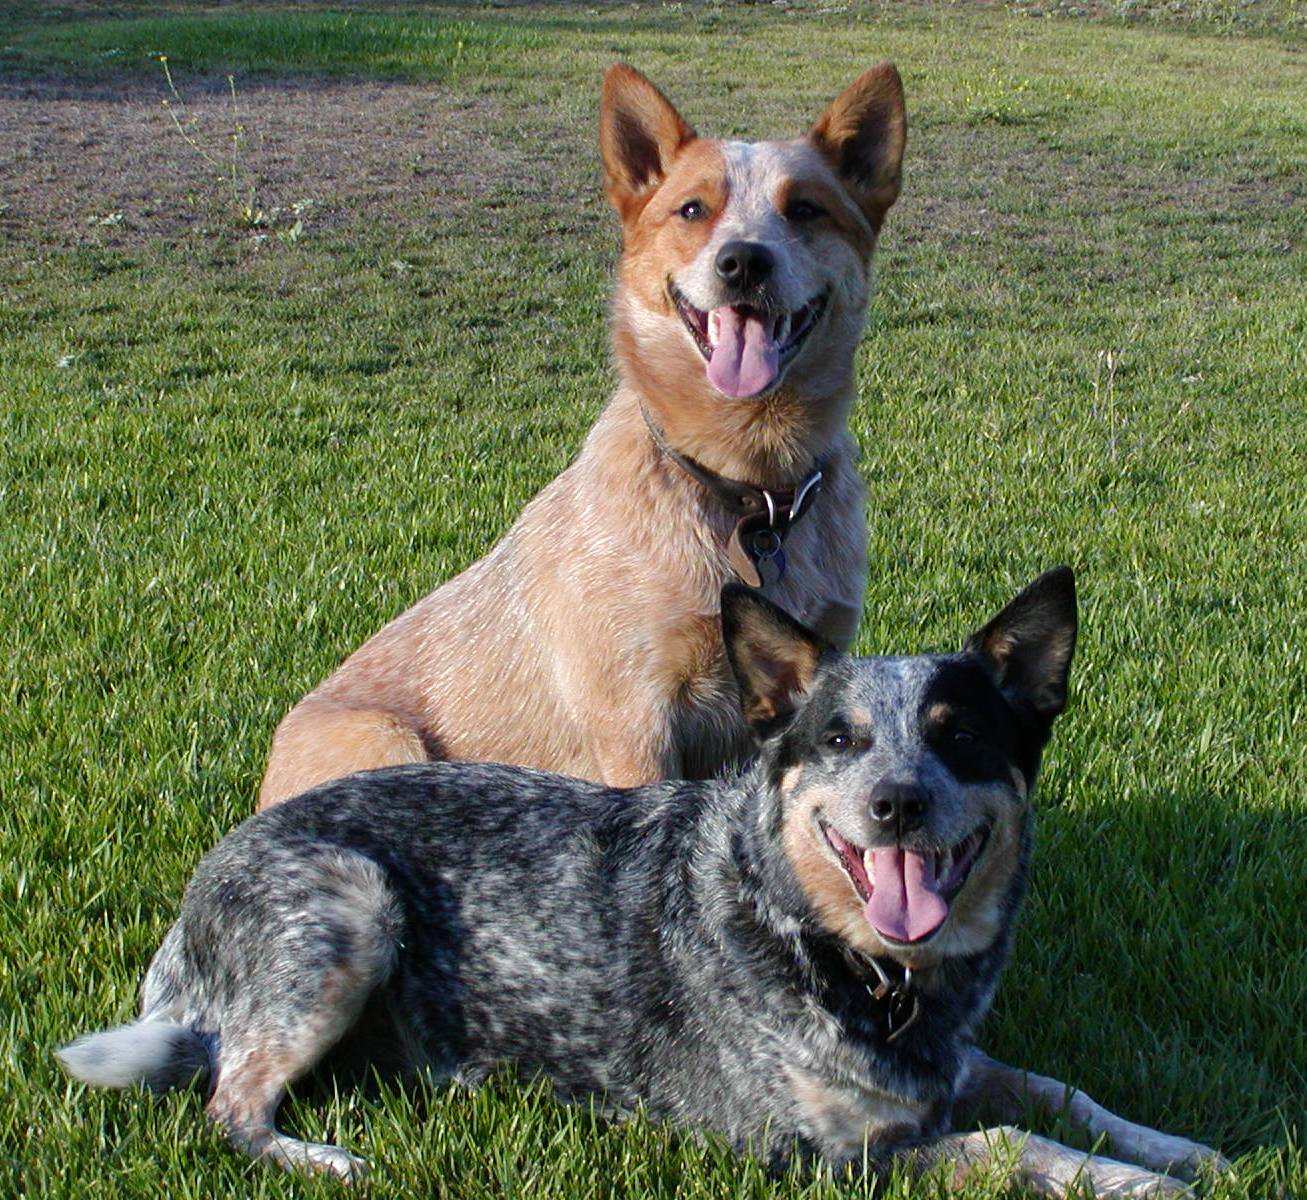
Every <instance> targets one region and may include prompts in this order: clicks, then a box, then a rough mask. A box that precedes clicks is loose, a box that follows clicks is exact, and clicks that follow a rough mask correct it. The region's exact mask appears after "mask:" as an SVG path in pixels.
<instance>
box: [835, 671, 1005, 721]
mask: <svg viewBox="0 0 1307 1200" xmlns="http://www.w3.org/2000/svg"><path fill="white" fill-rule="evenodd" d="M986 691H988V692H991V693H992V687H991V685H989V683H988V680H987V679H986V678H985V676H984V672H983V671H981V670H980V669H979V667H977V666H976V665H974V664H973V663H971V662H969V661H968V660H966V659H964V658H961V657H960V656H957V655H912V656H910V657H909V656H901V657H900V656H895V657H888V656H887V657H878V658H854V659H850V660H849V661H848V664H847V669H846V670H845V671H844V672H843V673H842V679H841V687H840V692H841V695H840V697H839V702H840V704H841V707H843V708H845V709H846V710H848V711H847V715H848V716H849V717H851V718H854V719H860V721H861V722H865V723H868V724H871V725H873V726H874V725H881V724H886V723H896V722H898V721H901V720H903V719H904V718H915V717H916V716H917V714H918V713H920V712H921V711H922V709H923V708H924V707H925V706H927V705H934V704H937V703H938V704H945V705H955V704H967V703H970V702H974V700H975V699H977V697H978V696H979V695H980V694H982V693H984V692H986Z"/></svg>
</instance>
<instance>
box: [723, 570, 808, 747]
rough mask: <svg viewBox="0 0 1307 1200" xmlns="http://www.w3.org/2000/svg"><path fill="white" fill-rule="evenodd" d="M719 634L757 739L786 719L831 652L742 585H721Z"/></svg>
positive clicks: (750, 725)
mask: <svg viewBox="0 0 1307 1200" xmlns="http://www.w3.org/2000/svg"><path fill="white" fill-rule="evenodd" d="M722 638H723V640H724V641H725V643H726V658H727V660H728V661H729V662H730V664H731V670H732V671H733V672H734V673H735V679H736V682H737V683H738V684H739V685H740V707H741V708H742V709H743V711H744V719H745V720H746V721H747V722H748V724H749V728H750V729H751V730H752V731H753V735H754V737H756V738H757V739H758V740H759V741H762V740H764V739H765V738H768V737H770V736H771V735H772V734H773V733H776V732H777V731H778V730H779V729H781V728H782V727H783V726H785V725H786V724H788V722H789V720H790V718H791V717H793V716H794V714H795V713H796V712H797V711H798V709H799V706H800V705H801V704H802V703H803V700H804V699H805V698H806V696H807V695H808V693H809V691H811V689H812V683H813V680H814V679H815V678H816V676H817V668H818V666H819V665H820V663H821V660H822V658H823V656H825V655H826V654H830V653H834V651H833V649H832V648H831V647H830V646H828V645H827V644H826V643H825V642H824V641H822V639H821V638H820V637H818V636H817V635H816V634H815V633H813V632H812V631H811V630H809V629H805V628H804V627H803V626H802V625H800V624H799V623H798V621H796V620H795V619H794V618H793V617H791V616H790V615H789V613H787V612H785V611H784V610H783V609H780V608H778V607H777V606H776V605H775V604H773V603H772V602H771V601H770V600H768V599H766V597H764V596H762V595H761V594H760V593H758V592H755V591H754V590H753V589H752V588H747V587H745V586H744V585H743V584H738V583H728V584H727V585H726V587H725V588H724V589H723V590H722Z"/></svg>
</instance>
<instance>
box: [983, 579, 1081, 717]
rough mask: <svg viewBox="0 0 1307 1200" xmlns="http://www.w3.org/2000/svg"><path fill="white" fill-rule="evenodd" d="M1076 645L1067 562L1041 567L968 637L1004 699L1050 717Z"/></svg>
mask: <svg viewBox="0 0 1307 1200" xmlns="http://www.w3.org/2000/svg"><path fill="white" fill-rule="evenodd" d="M1075 648H1076V583H1075V577H1074V576H1073V575H1072V574H1071V568H1070V567H1054V568H1053V569H1052V570H1051V571H1045V572H1044V573H1043V574H1042V575H1041V576H1040V577H1039V578H1038V579H1036V580H1035V581H1034V583H1032V584H1031V585H1030V586H1029V587H1027V588H1026V590H1025V591H1024V592H1022V593H1021V595H1019V596H1018V597H1017V598H1016V599H1015V600H1013V601H1012V602H1011V603H1010V604H1009V605H1008V606H1007V607H1006V608H1005V609H1003V611H1002V612H1001V613H999V614H998V616H996V617H995V618H994V619H993V620H992V621H990V623H989V624H988V625H986V626H985V628H984V629H982V630H980V631H979V632H978V633H973V634H972V635H971V637H969V638H968V639H967V644H966V647H965V649H966V650H968V651H970V652H971V653H973V654H976V655H978V656H979V657H980V658H981V660H982V661H983V662H984V663H985V665H986V666H987V667H988V668H989V670H990V671H991V672H992V674H993V676H994V679H995V681H996V682H997V683H998V686H999V690H1000V691H1002V692H1003V693H1004V695H1006V696H1007V697H1008V698H1009V699H1011V700H1014V701H1016V702H1017V703H1019V704H1022V705H1024V706H1025V707H1027V708H1029V709H1030V710H1032V711H1033V712H1034V713H1036V714H1037V715H1038V716H1040V717H1042V718H1044V719H1045V720H1048V721H1051V720H1052V719H1053V718H1054V717H1055V716H1057V714H1058V713H1060V712H1061V711H1062V709H1063V708H1065V707H1066V677H1067V670H1068V669H1069V668H1070V666H1071V654H1072V651H1074V650H1075Z"/></svg>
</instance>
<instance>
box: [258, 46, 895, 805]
mask: <svg viewBox="0 0 1307 1200" xmlns="http://www.w3.org/2000/svg"><path fill="white" fill-rule="evenodd" d="M903 140H904V117H903V100H902V89H901V85H900V83H899V79H898V75H897V73H896V72H895V71H894V68H893V67H891V66H889V65H888V64H885V65H883V66H881V67H879V68H876V69H874V70H872V71H869V72H867V73H866V74H864V75H863V76H862V77H861V78H859V79H858V80H857V81H856V82H855V83H853V84H852V85H851V86H850V87H849V88H848V89H847V90H846V91H845V92H844V93H842V94H841V95H840V96H839V97H838V98H837V99H836V100H835V101H834V102H833V103H832V104H831V105H830V107H829V108H828V109H827V111H826V112H825V113H824V114H823V116H822V117H821V118H820V119H819V121H818V122H817V124H816V125H815V126H814V127H813V129H812V131H810V133H809V134H808V136H807V137H806V138H804V139H801V140H799V141H796V142H768V143H759V144H757V145H755V146H752V147H741V146H739V145H738V144H735V143H721V142H716V141H709V140H705V139H701V138H698V137H697V136H696V135H695V134H694V133H693V131H692V130H691V129H690V127H689V126H688V125H687V124H686V123H685V122H684V120H682V118H681V117H680V115H679V114H678V113H677V112H676V110H675V109H674V108H673V107H672V106H671V104H670V103H668V101H667V100H666V99H665V98H664V97H663V96H662V95H661V93H659V92H658V91H657V89H656V88H654V86H653V85H652V84H651V83H649V81H648V80H646V79H645V78H644V77H643V76H642V75H640V74H639V73H638V72H635V71H633V70H631V69H630V68H627V67H620V66H619V67H614V68H612V70H610V71H609V73H608V76H607V78H606V79H605V84H604V95H603V102H602V105H601V148H602V152H603V159H604V169H605V184H606V191H607V194H608V196H609V199H610V201H611V202H612V204H613V206H614V208H615V209H616V210H617V212H618V214H619V216H620V217H621V220H622V227H623V239H624V250H623V255H622V259H621V263H620V265H619V268H618V283H617V290H616V295H615V298H614V303H613V341H614V347H615V352H616V359H617V363H618V367H619V370H620V375H621V381H620V384H619V386H618V388H617V391H616V393H615V395H614V396H613V398H612V400H611V401H610V403H609V404H608V406H607V407H606V408H605V409H604V411H603V413H602V414H601V415H600V417H599V419H598V421H597V422H596V424H595V426H594V427H593V429H592V430H591V432H590V434H589V436H588V438H587V439H586V442H585V445H584V447H583V448H582V450H581V453H580V455H579V456H578V458H577V459H576V461H575V462H574V463H573V464H572V465H571V466H570V467H569V468H568V469H567V470H565V471H564V472H563V473H562V474H561V475H559V476H558V477H557V478H556V479H555V480H554V481H553V482H552V483H550V484H549V485H548V486H547V487H546V488H545V489H544V490H543V491H542V492H541V493H540V494H539V495H538V496H537V497H536V498H535V499H534V500H532V501H531V502H530V503H529V504H528V505H527V507H526V509H525V510H524V511H523V513H522V515H521V517H520V518H519V519H518V521H517V522H516V524H515V525H514V526H513V527H512V529H511V530H510V531H509V532H508V534H507V535H506V536H505V537H504V539H503V540H502V541H501V542H500V543H499V544H498V545H496V546H495V547H494V548H493V549H492V550H491V551H490V553H489V554H488V555H486V557H485V558H483V559H481V560H480V561H478V562H476V563H474V564H473V565H472V566H470V567H469V568H468V569H467V570H466V571H464V572H463V574H461V575H459V576H458V577H456V578H455V579H452V580H450V581H449V582H448V583H446V584H444V585H443V586H442V587H440V588H438V589H437V590H436V591H435V592H433V593H431V594H430V595H429V596H427V597H426V598H425V599H424V600H422V601H420V602H419V603H418V604H416V605H415V606H414V607H413V608H411V609H409V610H408V611H407V612H406V613H404V614H403V615H402V616H400V617H398V618H397V619H396V620H394V621H392V622H391V623H390V624H389V625H387V626H386V627H385V628H384V629H382V630H381V631H380V632H379V633H378V634H376V635H375V636H374V637H373V638H371V639H370V640H369V641H368V642H366V643H365V644H364V645H363V646H362V647H361V648H360V649H359V650H358V651H357V652H356V653H355V654H353V655H352V656H351V657H350V658H349V659H348V660H347V661H346V662H345V663H344V664H343V665H342V666H341V667H340V668H339V669H338V670H337V671H336V672H335V674H333V675H332V676H331V677H330V678H328V679H327V680H326V682H324V683H323V684H322V685H321V686H320V687H318V688H317V689H316V690H315V691H313V692H312V693H310V694H309V695H308V696H306V697H305V698H304V699H303V700H302V701H301V702H300V703H299V704H298V705H297V706H296V707H295V708H294V709H293V710H292V711H291V712H290V714H289V715H288V716H287V717H286V718H285V719H284V720H283V721H282V723H281V725H280V727H279V728H278V730H277V733H276V736H275V738H274V740H273V746H272V753H271V757H270V760H269V763H268V768H267V773H266V775H265V778H264V781H263V786H262V790H261V792H260V797H259V803H260V807H264V808H266V807H268V806H270V805H273V804H276V803H278V802H280V801H281V800H284V799H286V798H287V797H289V796H292V795H294V794H296V793H297V792H300V791H303V790H304V789H306V788H308V787H310V786H312V785H314V784H317V783H320V782H322V781H324V780H327V779H331V778H335V777H337V776H340V775H343V774H346V773H348V772H351V771H355V770H361V769H365V768H371V767H379V766H383V765H387V764H392V763H402V762H413V761H420V760H423V759H428V758H458V759H489V760H496V761H501V762H509V763H520V764H525V765H530V766H537V767H544V768H550V769H554V770H559V771H564V772H567V773H569V774H573V775H578V776H582V777H587V778H592V779H598V780H602V781H604V782H606V783H610V784H617V785H630V784H638V783H643V782H648V781H652V780H656V779H660V778H667V777H675V776H702V775H707V774H711V773H714V772H716V771H717V770H718V769H720V767H721V766H723V765H724V764H725V763H727V762H729V761H731V760H732V759H734V758H736V757H737V756H739V755H740V754H742V753H744V752H746V750H747V748H748V745H749V743H748V739H747V735H746V732H745V726H744V724H743V722H742V721H741V719H740V717H739V710H738V705H737V703H736V701H735V694H734V687H733V685H732V683H731V682H730V677H729V673H728V671H727V668H726V666H725V662H724V657H723V650H722V642H721V633H720V630H719V627H718V624H717V614H718V596H719V592H720V589H721V586H722V584H723V582H724V581H725V580H726V579H728V578H730V577H731V569H730V566H729V565H728V562H727V558H726V552H725V547H726V542H727V539H728V536H729V535H730V533H731V530H732V529H733V527H734V520H735V519H734V518H733V517H732V516H730V515H728V514H727V513H726V512H725V511H724V509H723V508H722V507H721V506H720V503H719V502H718V501H717V500H716V499H714V498H713V497H712V496H710V495H709V494H708V493H707V492H706V490H705V489H704V488H703V487H702V486H701V485H700V484H699V483H697V482H695V481H694V480H693V479H691V478H690V477H689V476H688V475H687V474H685V473H684V472H683V471H682V470H681V469H680V468H679V467H677V466H676V465H675V464H673V463H672V462H670V461H669V460H668V459H667V458H666V457H665V456H664V455H663V454H662V453H661V451H660V450H659V449H658V447H657V445H656V444H655V442H654V440H653V437H652V435H651V433H650V430H649V428H648V426H647V424H646V421H645V419H644V417H643V416H642V414H641V406H642V405H643V406H644V407H645V409H646V411H647V412H648V414H649V416H650V418H651V419H652V420H653V421H655V422H656V423H657V424H658V425H659V426H660V427H661V429H662V430H663V433H664V435H665V437H666V440H667V442H668V443H669V444H670V445H671V446H673V447H675V448H676V449H677V450H678V451H680V452H681V453H683V454H686V455H689V456H691V457H693V458H695V459H697V460H698V461H699V462H700V463H702V464H703V465H704V466H705V467H707V468H709V469H710V470H712V471H716V472H718V473H720V474H722V475H725V476H728V477H730V478H734V479H740V480H744V481H747V482H750V483H753V484H755V485H756V486H760V487H767V488H773V489H782V488H786V487H793V486H794V485H795V483H796V482H798V481H800V480H802V479H803V478H804V476H805V474H806V473H807V472H809V471H810V470H811V469H812V466H813V464H814V463H815V462H817V461H819V460H820V462H821V464H822V470H823V473H824V479H823V486H822V491H821V493H820V495H819V496H818V498H817V500H816V501H815V503H813V504H812V506H811V508H810V510H809V512H808V513H807V514H806V515H805V516H804V518H803V519H802V520H801V521H800V522H799V523H797V524H796V525H795V527H794V529H793V531H792V533H791V535H790V537H789V538H788V539H787V541H786V545H785V550H786V554H787V557H788V562H789V569H788V571H787V572H786V574H785V576H784V578H783V579H782V580H781V581H780V583H779V584H778V585H776V586H775V587H774V588H773V589H771V590H770V591H769V595H771V596H772V598H773V599H775V600H776V601H777V602H778V603H780V604H781V605H783V606H784V607H786V608H787V609H788V610H789V611H791V612H792V613H794V615H795V616H797V617H798V618H799V619H801V620H803V621H805V622H806V623H808V624H809V625H811V626H813V627H816V628H820V629H823V630H824V632H825V633H826V634H827V635H828V636H829V637H830V638H831V640H833V641H835V642H837V643H839V644H841V645H847V643H848V642H849V641H850V640H851V638H852V635H853V632H854V622H855V621H856V613H857V611H858V609H859V608H860V604H861V598H862V591H863V586H864V581H865V573H866V528H865V519H864V512H863V507H864V494H863V489H862V485H861V482H860V480H859V479H858V476H857V473H856V470H855V467H854V457H855V447H854V443H853V440H852V438H851V437H850V435H849V433H848V431H847V428H846V419H847V416H848V412H849V409H850V407H851V405H852V402H853V399H854V380H853V354H854V349H855V346H856V343H857V340H858V337H859V335H860V332H861V329H862V324H863V320H864V315H865V308H866V302H867V297H868V291H869V283H870V267H871V256H872V252H873V250H874V247H875V241H876V235H877V233H878V231H879V229H880V225H881V222H882V220H883V218H884V215H885V212H886V210H887V209H888V208H889V206H890V205H891V204H892V203H893V201H894V199H895V197H896V196H897V193H898V186H899V168H900V161H901V157H902V150H903ZM741 154H755V155H756V156H757V158H758V160H759V162H760V163H761V166H760V167H759V168H757V170H755V171H754V175H752V176H750V177H749V180H750V183H749V186H750V187H751V188H754V189H757V190H759V191H760V192H761V190H762V189H764V188H766V189H770V190H769V191H768V192H767V197H768V198H769V200H770V203H771V204H772V205H773V206H774V205H788V204H790V203H792V202H793V200H794V198H795V197H796V196H799V195H801V196H802V197H803V198H805V199H807V200H808V201H809V202H810V203H815V204H819V205H821V206H822V208H823V216H822V218H821V219H820V220H817V221H813V222H810V223H809V224H808V225H807V226H805V228H804V229H803V230H801V231H797V230H796V231H795V232H794V234H793V235H792V236H787V237H786V238H784V239H782V241H783V243H784V251H783V252H784V253H785V254H787V255H790V256H791V257H792V258H794V259H796V260H797V263H796V271H797V273H798V274H801V275H804V276H805V277H810V278H812V279H815V280H817V281H818V282H820V283H821V284H822V285H823V286H825V287H826V288H827V289H828V291H829V295H830V300H829V303H828V306H827V309H826V311H825V314H824V316H823V318H822V320H821V322H820V324H819V325H818V327H817V328H816V329H815V330H814V331H813V333H812V334H811V335H810V337H809V341H808V344H806V345H804V346H803V347H802V348H801V349H800V351H799V352H798V355H797V357H796V358H795V359H794V361H793V362H792V363H791V364H790V365H789V369H788V371H787V372H786V373H785V374H784V375H783V376H782V377H781V379H780V382H779V384H778V385H777V386H775V387H774V388H773V389H772V390H770V391H767V392H766V393H765V394H763V395H762V396H761V397H757V398H749V399H743V400H739V399H731V398H728V397H726V396H724V395H722V394H720V393H719V392H717V391H715V390H714V389H713V388H712V387H711V386H710V384H709V383H708V382H707V379H706V377H705V367H704V360H703V358H702V356H701V355H700V353H699V351H698V350H697V348H696V347H695V345H694V344H693V342H692V340H691V337H690V335H689V334H688V333H687V331H686V329H685V327H684V326H683V324H682V323H681V321H680V318H679V317H678V315H677V312H676V309H675V305H674V304H673V301H672V299H671V298H670V296H669V284H670V282H671V281H672V280H673V279H677V278H679V274H680V273H682V272H688V271H689V270H691V269H692V268H694V266H695V265H696V257H698V256H702V255H705V254H707V253H709V252H710V251H711V249H712V239H713V237H714V230H715V228H716V224H717V217H718V216H719V215H720V214H721V213H722V212H728V213H729V212H731V211H732V210H731V209H730V203H731V197H730V195H729V186H728V183H729V179H730V178H738V174H737V175H736V176H731V175H730V171H729V170H728V169H727V159H728V158H729V157H730V156H731V155H735V156H736V158H738V157H739V156H740V155H741ZM737 172H738V168H737ZM689 198H695V199H698V200H701V201H702V202H703V203H704V204H705V205H707V206H708V208H709V211H710V213H711V214H712V215H711V216H710V217H709V219H706V220H699V221H694V222H689V221H686V220H681V219H678V216H677V210H678V208H679V207H680V206H682V205H684V204H685V202H686V200H687V199H689ZM782 218H783V212H782V211H781V210H777V211H774V212H772V213H770V214H769V218H768V219H769V220H770V221H771V224H772V225H774V224H775V223H776V222H777V221H781V220H782ZM732 220H736V218H734V217H733V218H732ZM699 269H700V270H701V271H702V269H703V268H702V264H700V265H699ZM851 617H852V620H851V619H850V618H851ZM600 632H602V635H603V636H601V637H600V636H596V634H598V633H600Z"/></svg>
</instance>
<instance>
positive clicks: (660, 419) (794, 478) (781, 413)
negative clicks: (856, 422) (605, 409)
mask: <svg viewBox="0 0 1307 1200" xmlns="http://www.w3.org/2000/svg"><path fill="white" fill-rule="evenodd" d="M805 408H807V406H806V405H805V404H804V403H803V402H801V401H798V400H796V399H795V398H794V397H793V396H790V395H787V394H786V393H784V392H783V391H781V390H778V391H777V393H776V394H775V395H772V396H768V397H765V398H763V399H761V400H748V401H740V400H729V399H726V398H724V397H723V398H720V400H719V401H714V402H712V403H704V402H695V403H690V404H687V403H684V402H683V401H682V400H680V399H677V400H669V399H668V398H667V397H665V396H656V395H649V394H647V393H646V392H644V391H643V390H641V389H638V388H634V387H630V386H624V387H622V388H620V389H619V390H618V392H617V394H616V395H615V396H614V397H613V400H612V404H611V410H612V417H613V418H614V419H615V420H617V421H618V422H619V423H620V425H621V427H622V429H623V431H624V432H625V433H626V434H627V435H628V436H629V437H631V438H632V439H633V440H634V441H636V442H637V443H640V444H643V445H645V446H647V447H648V449H649V451H650V452H651V454H654V455H662V454H664V448H663V447H660V446H659V444H658V441H659V439H657V438H655V435H654V433H653V432H652V431H651V429H650V426H653V427H654V428H655V429H657V430H658V432H659V434H660V435H661V441H662V443H663V446H664V447H671V448H672V449H673V450H675V451H676V452H677V454H680V455H684V456H685V457H686V458H689V459H692V460H693V461H694V462H696V463H698V464H699V465H700V466H701V467H703V468H704V469H706V470H707V471H710V472H712V473H713V474H714V475H718V476H721V477H723V478H726V479H734V480H739V481H740V482H742V483H747V484H749V485H751V486H752V487H755V488H760V489H767V490H772V491H785V490H793V489H795V488H797V487H800V486H802V484H803V482H804V481H805V480H806V479H807V478H808V476H809V475H810V474H811V472H812V470H813V467H814V464H816V463H818V462H821V461H823V460H825V459H827V458H828V457H829V456H830V453H831V450H832V447H834V446H835V445H836V444H837V443H838V441H839V439H840V434H841V433H842V431H843V429H844V424H845V418H846V416H847V413H848V408H849V401H847V400H839V401H824V402H823V403H822V404H820V405H814V406H812V409H811V411H808V412H805V411H804V410H805ZM818 410H820V413H819V411H818Z"/></svg>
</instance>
